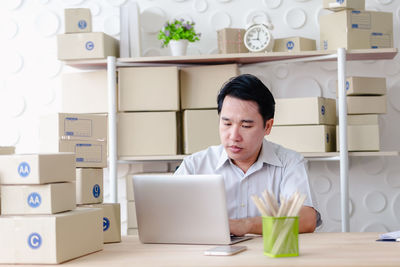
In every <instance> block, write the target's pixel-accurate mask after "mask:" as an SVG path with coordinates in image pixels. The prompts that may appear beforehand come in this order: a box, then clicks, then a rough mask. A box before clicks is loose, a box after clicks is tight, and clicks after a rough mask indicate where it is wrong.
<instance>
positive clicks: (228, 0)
mask: <svg viewBox="0 0 400 267" xmlns="http://www.w3.org/2000/svg"><path fill="white" fill-rule="evenodd" d="M217 1H218V2H220V3H229V2H230V1H231V0H217Z"/></svg>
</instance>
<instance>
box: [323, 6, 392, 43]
mask: <svg viewBox="0 0 400 267" xmlns="http://www.w3.org/2000/svg"><path fill="white" fill-rule="evenodd" d="M323 7H324V8H326V9H330V10H332V11H335V12H333V13H331V14H327V15H323V16H321V17H320V20H319V23H320V49H321V50H335V49H337V48H346V49H348V50H349V49H371V48H372V49H374V48H392V47H393V14H392V13H388V12H380V11H365V10H364V9H365V1H364V0H340V1H339V0H324V2H323Z"/></svg>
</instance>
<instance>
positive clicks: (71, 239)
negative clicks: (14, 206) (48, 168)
mask: <svg viewBox="0 0 400 267" xmlns="http://www.w3.org/2000/svg"><path fill="white" fill-rule="evenodd" d="M102 217H103V212H102V210H101V209H87V208H86V209H82V208H81V209H75V210H73V211H69V212H62V213H58V214H54V215H27V216H1V217H0V236H1V238H0V263H8V264H28V263H29V264H57V263H61V262H64V261H67V260H71V259H74V258H77V257H80V256H83V255H86V254H89V253H93V252H95V251H99V250H101V249H103V235H102V223H101V218H102Z"/></svg>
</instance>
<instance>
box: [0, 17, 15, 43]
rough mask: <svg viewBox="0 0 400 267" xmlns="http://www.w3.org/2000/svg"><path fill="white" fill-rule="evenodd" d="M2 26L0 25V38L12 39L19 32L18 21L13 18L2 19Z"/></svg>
mask: <svg viewBox="0 0 400 267" xmlns="http://www.w3.org/2000/svg"><path fill="white" fill-rule="evenodd" d="M0 23H1V25H2V27H0V38H1V39H4V38H3V36H4V37H5V39H8V40H11V39H13V38H14V37H15V36H16V35H17V33H18V23H17V22H16V21H15V20H13V19H8V20H2V21H1V22H0Z"/></svg>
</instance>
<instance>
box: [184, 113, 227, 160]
mask: <svg viewBox="0 0 400 267" xmlns="http://www.w3.org/2000/svg"><path fill="white" fill-rule="evenodd" d="M182 124H183V151H184V153H185V154H192V153H194V152H197V151H200V150H202V149H205V148H207V147H209V146H212V145H219V144H220V143H221V141H220V138H219V116H218V111H217V110H216V109H211V110H205V109H203V110H185V111H184V112H183V123H182Z"/></svg>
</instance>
